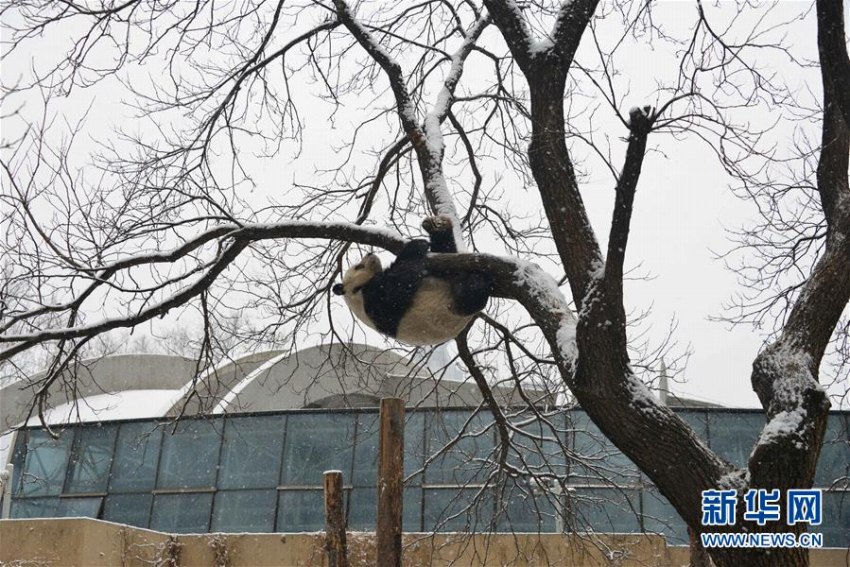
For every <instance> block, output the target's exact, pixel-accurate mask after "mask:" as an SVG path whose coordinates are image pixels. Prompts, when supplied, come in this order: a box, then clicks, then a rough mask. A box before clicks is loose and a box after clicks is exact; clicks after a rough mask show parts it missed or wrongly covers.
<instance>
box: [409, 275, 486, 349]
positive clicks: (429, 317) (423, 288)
mask: <svg viewBox="0 0 850 567" xmlns="http://www.w3.org/2000/svg"><path fill="white" fill-rule="evenodd" d="M471 318H472V317H471V316H462V315H457V314H456V313H454V312H453V311H452V295H451V288H450V286H449V284H448V283H446V282H445V281H444V280H441V279H439V278H431V277H427V278H425V279H423V280H422V283H420V284H419V290H418V293H417V294H416V301H415V302H414V304H413V305H411V307H410V309H408V311H407V313H405V314H404V317H402V318H401V321H400V322H399V325H398V332H397V333H396V339H398V340H399V341H401V342H403V343H407V344H410V345H415V346H424V345H435V344H439V343H443V342H446V341H448V340H450V339H453V338H455V337H456V336H457V335H458V334H459V333H460V332H461V331H462V330H463V328H464V327H465V326H466V324H467V323H468V322H469V320H470V319H471Z"/></svg>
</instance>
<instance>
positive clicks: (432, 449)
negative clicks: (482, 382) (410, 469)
mask: <svg viewBox="0 0 850 567" xmlns="http://www.w3.org/2000/svg"><path fill="white" fill-rule="evenodd" d="M470 416H471V412H469V411H444V412H441V413H432V414H430V415H429V416H428V417H429V418H430V419H429V420H428V437H429V439H428V455H429V457H430V456H433V455H435V454H436V453H438V452H441V455H440V456H439V457H437V458H436V459H435V460H434V461H433V462H432V463H431V464H430V465H429V466H428V470H427V471H426V472H425V479H426V481H427V482H428V483H429V484H460V485H462V484H467V483H469V482H481V481H483V480H484V478H486V476H487V473H488V470H489V468H490V467H489V465H488V463H486V462H484V461H483V460H484V459H487V458H488V456H489V455H490V453H491V452H492V451H493V447H494V441H493V439H494V438H493V428H492V427H490V426H491V424H492V421H493V419H492V417H491V416H490V415H489V414H486V413H485V412H483V411H481V412H478V413H477V414H476V415H474V416H471V417H470ZM467 420H469V423H468V424H467ZM449 445H451V446H449ZM447 447H448V448H447Z"/></svg>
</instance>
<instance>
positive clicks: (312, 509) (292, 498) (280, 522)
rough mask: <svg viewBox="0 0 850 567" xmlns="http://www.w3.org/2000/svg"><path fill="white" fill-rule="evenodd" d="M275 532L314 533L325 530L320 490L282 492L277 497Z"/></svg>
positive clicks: (323, 504) (322, 500)
mask: <svg viewBox="0 0 850 567" xmlns="http://www.w3.org/2000/svg"><path fill="white" fill-rule="evenodd" d="M278 499H279V503H278V506H277V531H279V532H315V531H319V530H323V529H325V500H324V497H323V495H322V491H321V490H283V491H281V492H280V494H279V495H278Z"/></svg>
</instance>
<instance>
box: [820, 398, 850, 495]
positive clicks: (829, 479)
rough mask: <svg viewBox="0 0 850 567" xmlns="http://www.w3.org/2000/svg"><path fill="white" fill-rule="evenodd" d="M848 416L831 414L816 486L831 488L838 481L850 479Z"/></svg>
mask: <svg viewBox="0 0 850 567" xmlns="http://www.w3.org/2000/svg"><path fill="white" fill-rule="evenodd" d="M847 418H848V416H846V415H840V414H835V413H834V414H830V416H829V419H828V420H827V422H826V435H824V440H823V447H822V448H821V451H820V458H819V459H818V468H817V472H816V473H815V486H822V487H824V488H829V487H830V486H832V484H833V483H834V482H836V481H841V480H842V479H844V484H843V485H841V486H846V484H847V481H846V479H850V423H848V421H847Z"/></svg>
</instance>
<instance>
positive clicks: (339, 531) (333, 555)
mask: <svg viewBox="0 0 850 567" xmlns="http://www.w3.org/2000/svg"><path fill="white" fill-rule="evenodd" d="M342 496H343V491H342V472H341V471H325V550H326V551H327V553H328V567H348V546H347V544H346V541H345V513H344V511H343V507H342Z"/></svg>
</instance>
